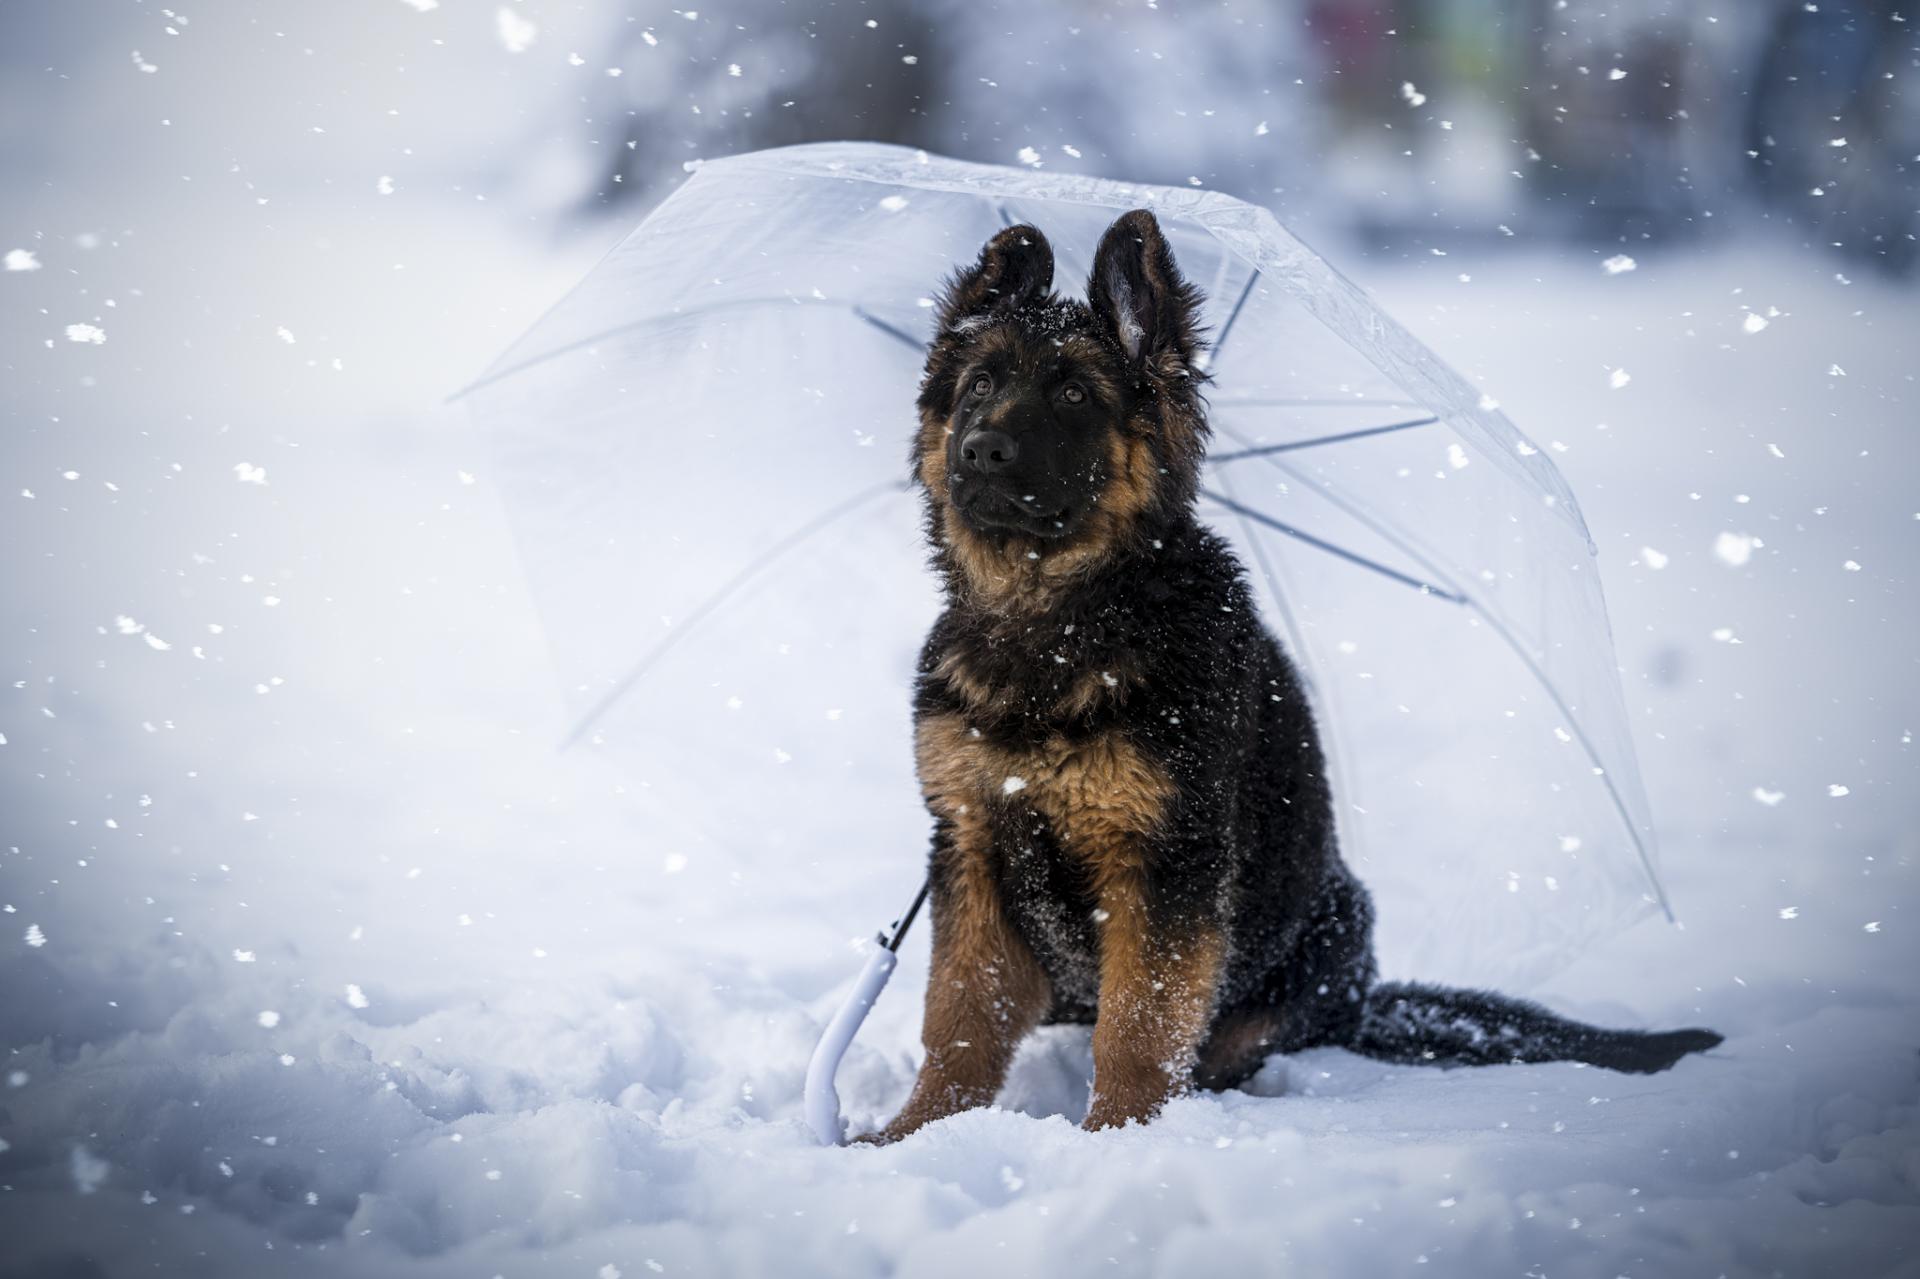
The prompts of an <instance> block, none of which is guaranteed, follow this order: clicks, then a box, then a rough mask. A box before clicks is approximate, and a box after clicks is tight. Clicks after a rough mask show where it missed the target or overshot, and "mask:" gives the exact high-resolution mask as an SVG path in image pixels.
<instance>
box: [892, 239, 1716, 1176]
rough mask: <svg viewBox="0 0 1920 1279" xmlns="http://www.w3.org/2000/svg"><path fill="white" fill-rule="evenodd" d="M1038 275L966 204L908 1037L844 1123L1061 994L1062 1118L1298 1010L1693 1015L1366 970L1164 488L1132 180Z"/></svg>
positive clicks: (1178, 487) (1246, 616) (1212, 566)
mask: <svg viewBox="0 0 1920 1279" xmlns="http://www.w3.org/2000/svg"><path fill="white" fill-rule="evenodd" d="M1052 289H1053V251H1052V249H1051V248H1050V247H1049V246H1048V244H1047V240H1046V237H1045V236H1043V235H1042V234H1041V233H1040V232H1039V231H1038V230H1036V229H1035V228H1033V227H1031V226H1016V227H1011V228H1009V229H1007V230H1005V231H1002V232H1001V233H1000V234H998V235H996V236H994V237H993V239H992V240H991V241H990V242H988V244H987V245H986V247H985V248H984V249H983V250H982V251H981V254H980V258H979V261H978V262H976V263H975V264H974V265H973V266H972V267H970V268H967V269H965V270H962V271H960V272H959V273H958V275H956V276H955V277H954V278H953V280H952V281H951V282H950V283H949V285H948V287H947V288H946V290H945V293H944V296H943V297H942V299H941V302H940V305H939V308H938V312H937V314H938V321H939V335H938V337H937V338H936V339H935V341H934V344H933V347H932V350H931V353H930V354H929V356H928V358H927V364H926V372H925V377H924V380H923V381H922V382H921V386H920V398H919V410H920V429H919V432H918V436H917V438H916V440H915V443H914V448H913V466H914V472H915V475H916V477H917V479H918V482H919V484H920V486H921V487H922V489H923V490H924V496H925V505H926V528H927V537H928V540H929V542H930V544H931V547H932V559H933V564H934V566H935V568H936V570H937V571H938V572H939V574H940V576H941V578H942V579H943V582H944V585H945V589H946V596H947V607H946V611H945V612H944V613H943V614H942V616H941V617H940V619H939V621H937V622H936V623H935V624H934V627H933V631H932V633H931V634H930V635H929V636H928V638H927V643H926V648H925V650H924V652H923V653H922V655H921V658H920V664H919V677H918V682H917V687H916V692H915V700H914V718H915V736H916V747H917V752H918V768H919V777H920V783H921V787H922V790H923V791H924V793H925V796H926V802H927V807H928V808H929V809H930V810H931V812H932V815H933V824H934V833H933V850H932V858H931V862H932V866H931V876H932V909H933V967H932V973H931V976H930V977H929V980H928V983H927V1002H926V1014H925V1024H924V1030H923V1032H922V1038H923V1041H924V1044H925V1047H926V1063H925V1065H924V1066H923V1067H922V1068H921V1071H920V1077H919V1080H918V1082H917V1083H916V1084H915V1086H914V1089H913V1094H912V1096H911V1098H910V1099H909V1100H908V1102H907V1104H906V1106H905V1108H904V1109H903V1110H901V1112H900V1114H899V1115H898V1116H897V1117H896V1118H895V1119H894V1120H893V1122H892V1123H890V1124H888V1125H887V1127H886V1128H885V1129H884V1130H883V1131H882V1132H880V1133H878V1134H875V1135H874V1137H873V1138H871V1139H874V1140H880V1141H891V1140H896V1139H898V1138H900V1137H904V1136H906V1135H907V1134H908V1133H911V1132H913V1131H914V1130H916V1129H918V1128H920V1127H922V1126H923V1125H925V1124H928V1123H931V1122H932V1121H934V1120H936V1119H940V1118H942V1117H944V1116H947V1115H951V1114H954V1113H955V1112H957V1111H960V1110H964V1109H967V1108H969V1107H973V1106H980V1105H985V1104H987V1103H989V1102H991V1101H992V1100H993V1098H994V1096H995V1094H996V1093H997V1092H998V1091H999V1089H1000V1085H1001V1082H1002V1080H1003V1079H1004V1077H1005V1075H1006V1071H1007V1065H1008V1063H1009V1061H1010V1060H1011V1059H1012V1057H1013V1053H1014V1048H1015V1046H1016V1045H1017V1044H1018V1043H1019V1041H1020V1039H1021V1038H1022V1037H1023V1036H1024V1035H1026V1033H1027V1032H1028V1031H1029V1030H1031V1029H1033V1028H1034V1027H1035V1026H1037V1025H1039V1024H1041V1023H1042V1022H1079V1023H1092V1025H1093V1062H1094V1074H1093V1091H1092V1099H1091V1102H1090V1104H1089V1106H1088V1109H1087V1117H1086V1125H1085V1126H1086V1127H1087V1128H1090V1129H1098V1128H1108V1127H1113V1126H1116V1125H1121V1124H1125V1123H1127V1122H1129V1121H1131V1120H1141V1121H1145V1120H1148V1119H1150V1118H1152V1117H1153V1116H1154V1115H1155V1114H1156V1113H1157V1112H1158V1111H1159V1110H1160V1108H1161V1106H1162V1105H1163V1104H1164V1103H1165V1102H1166V1101H1167V1099H1168V1098H1170V1097H1173V1096H1175V1095H1178V1094H1179V1093H1181V1092H1183V1091H1184V1090H1187V1089H1188V1088H1190V1087H1191V1086H1193V1085H1195V1084H1198V1085H1200V1086H1202V1087H1207V1088H1226V1087H1231V1086H1233V1085H1236V1084H1239V1083H1242V1082H1244V1081H1245V1080H1246V1079H1247V1078H1248V1077H1249V1076H1251V1075H1252V1074H1253V1073H1254V1072H1255V1071H1256V1070H1258V1069H1259V1067H1260V1065H1261V1063H1262V1062H1263V1061H1264V1060H1265V1058H1266V1057H1267V1055H1268V1054H1269V1053H1274V1052H1293V1051H1295V1050H1298V1049H1302V1048H1307V1047H1311V1046H1314V1045H1319V1044H1337V1045H1340V1046H1343V1047H1346V1048H1350V1049H1352V1050H1354V1051H1356V1052H1361V1053H1365V1054H1367V1055H1369V1056H1373V1057H1379V1058H1384V1059H1386V1060H1389V1061H1397V1062H1431V1063H1434V1064H1439V1065H1473V1064H1492V1063H1498V1062H1514V1061H1529V1062H1532V1061H1559V1060H1573V1061H1584V1062H1589V1063H1592V1064H1594V1065H1598V1066H1606V1067H1610V1068H1612V1069H1615V1070H1627V1071H1647V1072H1650V1071H1657V1070H1664V1069H1665V1068H1667V1067H1668V1066H1671V1065H1672V1064H1673V1063H1674V1062H1675V1061H1677V1060H1678V1059H1679V1058H1680V1057H1682V1056H1683V1055H1685V1054H1686V1053H1689V1052H1697V1051H1701V1050H1704V1049H1707V1048H1711V1047H1712V1046H1713V1045H1715V1044H1717V1043H1719V1042H1720V1036H1719V1035H1717V1034H1714V1033H1713V1032H1711V1031H1707V1030H1680V1031H1671V1032H1668V1033H1664V1034H1654V1033H1647V1032H1640V1031H1628V1030H1603V1029H1600V1028H1597V1027H1592V1026H1585V1025H1581V1024H1580V1023H1578V1022H1573V1021H1569V1020H1567V1019H1565V1018H1562V1017H1559V1016H1556V1015H1554V1014H1553V1013H1550V1012H1548V1011H1547V1010H1546V1009H1544V1008H1541V1007H1539V1006H1537V1005H1534V1004H1530V1003H1525V1002H1522V1001H1519V1000H1515V999H1509V998H1505V997H1502V996H1498V995H1492V994H1485V993H1480V992H1472V991H1456V990H1446V989H1441V988H1438V987H1431V986H1419V985H1406V984H1399V983H1389V982H1381V981H1379V980H1378V979H1377V974H1376V969H1375V966H1374V958H1373V945H1372V926H1373V919H1372V907H1371V904H1370V901H1369V898H1368V896H1367V891H1366V889H1365V888H1363V887H1362V886H1361V885H1360V883H1359V882H1358V881H1357V880H1356V879H1355V878H1354V877H1353V874H1352V872H1351V871H1349V870H1348V869H1347V866H1346V865H1345V863H1344V862H1342V861H1341V859H1340V853H1339V849H1338V848H1337V847H1336V845H1335V842H1334V817H1333V807H1332V797H1331V794H1330V791H1329V788H1328V783H1327V777H1326V769H1325V766H1324V764H1323V761H1322V754H1321V749H1320V743H1319V739H1318V734H1317V731H1316V729H1315V725H1314V720H1313V714H1312V711H1311V710H1310V708H1309V707H1308V705H1307V700H1306V697H1305V696H1304V695H1303V692H1302V689H1301V684H1300V680H1299V678H1298V676H1297V675H1296V673H1295V671H1294V668H1293V665H1292V663H1291V662H1289V661H1288V659H1287V657H1286V655H1285V654H1284V653H1283V652H1282V651H1281V649H1280V646H1279V644H1278V643H1277V642H1276V641H1275V640H1274V638H1273V636H1272V635H1271V634H1269V633H1268V632H1267V630H1266V629H1265V628H1264V627H1263V626H1262V625H1261V622H1260V620H1259V616H1258V613H1257V610H1256V609H1255V606H1254V600H1253V596H1252V593H1251V592H1250V590H1249V589H1248V586H1247V583H1246V580H1245V578H1244V577H1243V575H1242V572H1241V568H1240V565H1239V563H1238V562H1237V561H1236V560H1235V559H1234V556H1233V553H1232V552H1231V551H1230V550H1229V549H1228V547H1227V545H1226V543H1225V542H1223V541H1222V540H1221V539H1220V538H1219V537H1218V536H1217V535H1215V534H1214V533H1212V532H1210V531H1209V530H1208V529H1207V528H1206V527H1205V526H1204V525H1203V524H1201V523H1200V521H1199V520H1198V519H1197V518H1196V517H1195V514H1194V498H1195V489H1196V484H1197V481H1198V474H1199V468H1200V463H1201V459H1202V456H1203V454H1204V452H1205V449H1206V443H1207V423H1206V408H1205V403H1204V401H1203V399H1202V397H1201V384H1202V382H1203V381H1204V380H1205V377H1204V373H1203V371H1202V369H1201V368H1200V366H1199V365H1198V364H1196V362H1195V357H1196V356H1197V355H1198V354H1199V353H1200V351H1201V349H1202V343H1201V336H1200V333H1199V332H1198V330H1197V316H1198V308H1199V301H1200V297H1199V294H1198V292H1197V291H1196V290H1195V289H1194V288H1193V287H1192V286H1191V285H1190V284H1188V283H1187V282H1186V281H1185V280H1184V279H1183V278H1182V277H1181V275H1180V271H1179V269H1178V268H1177V267H1176V266H1175V264H1174V260H1173V254H1172V253H1171V252H1170V251H1169V249H1168V246H1167V241H1166V239H1165V237H1164V236H1163V235H1162V234H1161V231H1160V226H1159V223H1158V222H1156V221H1155V219H1154V217H1153V214H1152V213H1150V212H1148V211H1146V210H1144V209H1140V210H1135V211H1134V212H1132V213H1128V214H1126V215H1125V216H1123V217H1121V218H1120V219H1119V220H1118V221H1116V222H1115V223H1114V224H1113V225H1112V227H1111V228H1109V229H1108V231H1107V233H1106V235H1105V237H1104V238H1103V239H1102V240H1101V243H1100V249H1099V253H1098V255H1097V256H1096V258H1095V260H1094V264H1093V272H1092V277H1091V278H1090V279H1089V280H1088V281H1087V301H1086V302H1084V303H1082V302H1079V301H1076V300H1072V299H1068V298H1063V297H1060V296H1059V295H1057V294H1055V293H1054V292H1053V291H1052Z"/></svg>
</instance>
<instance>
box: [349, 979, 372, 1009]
mask: <svg viewBox="0 0 1920 1279" xmlns="http://www.w3.org/2000/svg"><path fill="white" fill-rule="evenodd" d="M367 1006H368V1000H367V995H366V992H365V991H363V990H361V989H360V987H358V986H356V985H355V984H354V983H352V982H348V983H347V1007H349V1008H365V1007H367Z"/></svg>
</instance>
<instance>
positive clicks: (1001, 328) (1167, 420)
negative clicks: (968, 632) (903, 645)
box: [913, 209, 1206, 607]
mask: <svg viewBox="0 0 1920 1279" xmlns="http://www.w3.org/2000/svg"><path fill="white" fill-rule="evenodd" d="M1199 304H1200V297H1199V293H1198V292H1197V291H1196V290H1195V289H1194V288H1193V287H1192V286H1191V285H1189V284H1188V283H1187V282H1186V281H1185V280H1184V279H1183V278H1182V277H1181V275H1180V270H1179V268H1178V267H1177V266H1175V265H1174V261H1173V253H1172V251H1171V250H1170V249H1169V248H1168V247H1167V241H1166V238H1165V237H1164V236H1163V235H1162V234H1161V232H1160V224H1159V223H1158V222H1157V221H1156V220H1155V219H1154V216H1153V214H1151V213H1149V212H1148V211H1147V210H1145V209H1136V210H1134V211H1133V212H1131V213H1128V214H1125V215H1123V216H1122V217H1121V218H1120V219H1119V220H1118V221H1116V222H1115V223H1114V224H1113V225H1112V226H1111V227H1109V228H1108V229H1107V233H1106V235H1105V236H1104V237H1102V239H1101V241H1100V249H1099V252H1098V253H1097V254H1096V255H1095V257H1094V263H1093V271H1092V274H1091V276H1090V277H1089V279H1088V280H1087V301H1086V302H1079V301H1076V300H1072V299H1067V298H1062V297H1060V296H1059V295H1057V294H1055V293H1054V292H1053V250H1052V248H1051V247H1050V246H1049V245H1048V244H1047V239H1046V237H1045V236H1044V235H1042V234H1040V232H1039V231H1038V230H1036V229H1035V228H1033V227H1030V226H1015V227H1009V228H1007V229H1006V230H1004V231H1002V232H1000V233H999V234H998V235H996V236H994V237H993V239H991V240H989V241H988V242H987V245H986V247H985V248H983V249H982V250H981V251H980V259H979V261H978V262H976V263H974V264H973V265H972V266H971V267H968V268H966V269H964V270H962V271H960V272H959V273H958V274H957V275H956V276H955V277H954V278H953V279H952V281H951V282H950V283H949V284H948V286H947V289H946V291H945V293H944V295H943V296H942V298H941V300H940V304H939V310H938V319H939V325H940V331H939V335H938V336H937V337H936V338H935V339H934V343H933V347H932V350H931V352H930V353H929V355H928V357H927V366H926V374H925V377H924V378H923V379H922V381H921V385H920V430H919V433H918V435H917V436H916V439H915V443H914V459H913V460H914V474H915V476H916V478H917V479H918V480H919V482H920V484H921V486H922V487H923V488H924V489H925V491H926V499H927V508H928V525H929V533H930V535H931V537H932V538H933V540H934V544H935V547H936V549H937V551H938V552H939V555H940V558H941V560H942V563H943V567H945V568H946V569H947V571H948V573H949V577H950V579H951V580H953V581H954V582H955V584H956V585H957V586H959V587H961V588H962V589H965V590H967V591H968V592H969V593H970V594H974V595H976V596H980V597H983V600H984V602H987V603H989V604H991V605H993V606H996V607H1012V606H1021V605H1026V606H1033V605H1036V604H1040V603H1043V602H1044V600H1045V599H1046V598H1047V597H1048V596H1050V595H1051V594H1052V593H1053V591H1054V590H1055V589H1056V588H1057V587H1058V586H1060V585H1061V584H1063V583H1064V582H1066V581H1068V580H1070V579H1071V578H1072V577H1073V576H1074V575H1076V574H1078V573H1080V572H1082V571H1084V570H1085V569H1087V568H1088V567H1090V566H1093V565H1097V564H1099V563H1101V562H1103V561H1104V560H1106V559H1107V558H1108V557H1109V556H1110V555H1111V554H1112V553H1113V552H1114V551H1116V550H1117V549H1119V548H1121V547H1123V546H1125V545H1127V544H1128V543H1129V541H1130V540H1134V539H1138V538H1142V537H1147V536H1150V535H1151V531H1152V529H1153V528H1154V527H1155V526H1156V525H1158V524H1160V523H1161V522H1163V521H1165V520H1166V519H1168V518H1171V517H1174V516H1177V515H1179V514H1181V513H1183V512H1185V511H1186V510H1187V509H1188V508H1189V507H1190V506H1191V505H1192V502H1193V495H1194V486H1195V483H1196V480H1197V476H1198V472H1199V465H1200V458H1201V455H1202V453H1203V451H1204V449H1205V446H1206V422H1205V416H1204V405H1203V403H1202V401H1201V398H1200V384H1201V383H1202V382H1203V381H1204V380H1205V378H1204V374H1203V373H1202V371H1201V370H1200V369H1199V368H1198V367H1197V366H1196V364H1195V357H1196V356H1197V355H1198V354H1199V352H1200V349H1201V342H1200V337H1199V334H1198V331H1197V322H1198V313H1199Z"/></svg>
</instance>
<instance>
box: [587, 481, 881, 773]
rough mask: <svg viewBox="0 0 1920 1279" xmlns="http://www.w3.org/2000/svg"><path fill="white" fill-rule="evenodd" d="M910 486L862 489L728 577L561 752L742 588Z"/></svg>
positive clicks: (599, 705) (603, 701)
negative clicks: (876, 502) (844, 522)
mask: <svg viewBox="0 0 1920 1279" xmlns="http://www.w3.org/2000/svg"><path fill="white" fill-rule="evenodd" d="M911 487H912V485H911V484H910V483H909V482H908V481H906V480H889V481H887V482H886V483H885V484H875V485H873V486H872V487H871V488H865V489H862V490H860V492H858V493H855V494H854V495H853V496H852V497H850V498H848V499H847V500H846V501H844V502H840V503H838V504H836V505H835V506H833V507H832V508H830V509H829V510H827V511H825V512H823V513H822V514H820V515H817V516H815V517H814V518H813V519H811V520H809V521H807V522H806V523H805V524H803V525H801V526H800V527H799V528H797V529H795V530H794V531H793V532H791V533H789V534H787V535H786V536H785V537H783V538H781V539H780V540H779V541H778V542H775V543H774V544H773V545H772V546H770V547H768V548H767V549H766V550H764V551H762V552H761V553H760V554H759V555H758V556H756V557H754V559H753V561H752V562H751V563H749V564H748V565H747V566H746V567H745V568H743V569H741V570H740V571H739V572H738V573H735V574H734V575H733V576H732V577H731V578H728V579H727V581H726V583H725V584H724V585H722V586H721V587H720V589H719V590H717V591H715V592H714V593H713V594H711V595H709V596H707V598H706V599H704V600H702V601H700V603H699V605H698V606H697V607H695V608H694V610H693V611H692V612H691V613H688V614H687V617H686V620H685V621H683V622H681V623H680V625H679V626H677V627H675V628H674V629H673V630H672V631H671V632H669V633H668V635H667V637H666V638H665V639H663V640H661V641H660V642H659V643H658V644H655V645H654V646H653V648H652V649H650V650H648V652H647V653H646V654H645V655H644V656H643V657H641V659H640V660H639V661H638V662H635V663H634V665H633V669H631V670H629V671H628V672H627V673H626V674H625V675H624V676H622V677H621V679H620V682H619V683H617V684H615V685H614V686H613V687H612V688H610V689H608V690H607V691H606V693H605V694H603V695H602V696H601V698H600V700H599V701H597V702H595V703H594V704H593V707H592V709H591V710H589V711H588V712H587V713H586V714H585V715H584V716H582V717H581V719H580V722H579V723H577V724H575V725H574V726H573V731H572V732H570V733H568V734H567V735H566V737H565V738H563V739H562V740H561V742H560V749H561V750H563V751H564V750H567V749H568V748H569V747H571V746H573V745H574V744H575V743H577V742H578V741H579V740H580V739H581V738H582V737H583V736H585V735H586V732H587V730H588V729H589V728H592V727H593V725H594V724H595V723H596V722H597V721H598V720H599V719H600V717H601V716H602V715H605V714H606V713H607V711H608V710H609V709H611V708H612V706H613V704H614V703H615V702H617V701H619V700H620V699H621V698H622V697H625V696H626V695H627V694H628V692H630V691H631V690H632V689H633V686H634V685H635V684H637V683H639V682H640V679H641V677H642V676H644V675H645V674H646V673H647V672H648V671H649V670H651V669H652V668H653V666H654V664H655V663H657V662H658V661H659V660H660V659H661V658H663V657H665V656H666V655H667V653H668V652H669V651H671V650H672V648H673V646H674V645H676V644H678V643H679V642H680V641H681V640H682V639H685V638H686V636H687V634H688V632H690V631H692V630H695V629H696V628H698V627H699V625H700V623H702V622H704V621H705V620H706V619H707V618H708V617H710V616H712V615H713V614H714V612H716V611H717V610H718V609H719V608H720V606H721V605H722V604H725V603H726V602H727V601H728V600H729V599H731V598H732V597H733V596H734V595H736V594H738V593H739V591H740V590H741V588H743V587H745V586H746V584H747V583H748V582H750V581H752V580H753V579H754V578H755V577H758V576H759V575H760V574H761V573H763V572H765V571H766V570H767V569H769V568H771V567H772V566H773V565H774V564H776V563H778V562H779V561H780V560H781V559H783V558H785V556H786V555H787V554H788V553H789V552H790V551H794V550H796V549H798V548H799V547H800V546H801V545H802V544H803V543H805V542H806V541H807V540H808V539H810V538H812V537H813V536H815V535H816V534H818V533H820V532H822V531H824V530H825V529H827V528H828V527H829V526H831V525H833V524H835V523H837V522H838V521H839V520H841V519H842V518H844V517H845V516H848V515H851V514H853V512H855V511H857V510H859V509H860V508H861V507H863V506H865V505H866V504H867V503H869V502H871V501H873V499H874V498H876V497H884V496H885V495H886V494H888V493H904V492H906V491H907V490H908V489H909V488H911Z"/></svg>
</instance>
